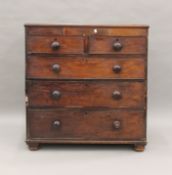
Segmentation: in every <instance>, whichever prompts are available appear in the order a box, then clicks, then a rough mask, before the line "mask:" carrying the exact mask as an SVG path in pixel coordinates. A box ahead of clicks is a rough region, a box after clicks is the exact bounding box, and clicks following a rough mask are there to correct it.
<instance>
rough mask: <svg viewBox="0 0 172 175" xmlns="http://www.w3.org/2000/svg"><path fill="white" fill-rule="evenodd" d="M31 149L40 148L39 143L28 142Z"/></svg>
mask: <svg viewBox="0 0 172 175" xmlns="http://www.w3.org/2000/svg"><path fill="white" fill-rule="evenodd" d="M27 144H28V147H29V149H30V150H31V151H36V150H38V149H39V143H27Z"/></svg>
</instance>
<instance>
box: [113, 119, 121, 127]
mask: <svg viewBox="0 0 172 175" xmlns="http://www.w3.org/2000/svg"><path fill="white" fill-rule="evenodd" d="M113 127H114V128H115V129H119V128H120V127H121V122H120V121H118V120H115V121H114V122H113Z"/></svg>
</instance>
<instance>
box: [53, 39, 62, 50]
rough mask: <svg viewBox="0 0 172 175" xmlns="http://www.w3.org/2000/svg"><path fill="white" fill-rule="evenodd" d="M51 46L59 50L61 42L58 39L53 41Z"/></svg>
mask: <svg viewBox="0 0 172 175" xmlns="http://www.w3.org/2000/svg"><path fill="white" fill-rule="evenodd" d="M51 48H52V49H53V50H58V49H59V48H60V43H59V42H58V41H54V42H52V44H51Z"/></svg>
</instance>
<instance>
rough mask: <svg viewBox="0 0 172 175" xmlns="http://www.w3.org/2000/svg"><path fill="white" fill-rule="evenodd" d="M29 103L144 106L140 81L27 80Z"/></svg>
mask: <svg viewBox="0 0 172 175" xmlns="http://www.w3.org/2000/svg"><path fill="white" fill-rule="evenodd" d="M27 94H28V97H29V105H30V106H44V107H46V106H47V107H48V106H56V107H107V108H143V107H144V105H145V98H144V97H145V88H144V83H143V82H115V81H112V80H109V81H87V82H86V81H58V82H57V81H56V82H55V81H28V86H27Z"/></svg>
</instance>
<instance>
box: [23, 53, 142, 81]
mask: <svg viewBox="0 0 172 175" xmlns="http://www.w3.org/2000/svg"><path fill="white" fill-rule="evenodd" d="M26 75H27V78H43V79H68V78H95V79H101V78H102V79H103V78H110V79H113V78H114V79H125V78H126V79H128V78H131V79H132V78H144V76H145V60H144V59H143V58H129V59H125V58H124V59H123V58H118V59H115V58H112V57H110V58H109V57H107V58H105V57H104V58H101V57H82V56H80V57H79V56H76V57H37V56H30V57H28V58H27V73H26Z"/></svg>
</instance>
